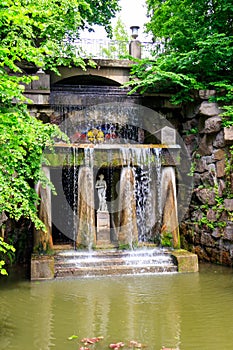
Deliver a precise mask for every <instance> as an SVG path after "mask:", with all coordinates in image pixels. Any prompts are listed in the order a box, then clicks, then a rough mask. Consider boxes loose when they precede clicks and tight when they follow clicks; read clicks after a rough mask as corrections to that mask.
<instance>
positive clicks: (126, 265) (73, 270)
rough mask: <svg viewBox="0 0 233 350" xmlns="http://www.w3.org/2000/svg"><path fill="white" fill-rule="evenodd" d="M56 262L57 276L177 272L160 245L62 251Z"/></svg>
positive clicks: (58, 254)
mask: <svg viewBox="0 0 233 350" xmlns="http://www.w3.org/2000/svg"><path fill="white" fill-rule="evenodd" d="M54 262H55V277H56V278H62V277H72V276H104V275H128V274H148V273H151V274H152V273H153V274H155V273H165V272H177V266H176V265H175V264H174V262H173V259H172V257H171V255H170V254H169V253H168V252H167V251H164V250H161V249H146V250H140V249H139V250H136V251H119V250H109V251H108V250H107V251H95V252H83V251H82V252H81V251H71V250H69V251H60V252H58V253H57V254H56V255H55V259H54Z"/></svg>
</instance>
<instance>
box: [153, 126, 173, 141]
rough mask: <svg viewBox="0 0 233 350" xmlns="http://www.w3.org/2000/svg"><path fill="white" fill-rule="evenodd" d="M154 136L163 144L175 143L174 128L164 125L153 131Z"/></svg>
mask: <svg viewBox="0 0 233 350" xmlns="http://www.w3.org/2000/svg"><path fill="white" fill-rule="evenodd" d="M155 136H156V138H157V139H158V140H159V141H160V143H161V144H164V145H175V144H176V130H175V129H173V128H170V127H169V126H165V127H164V128H162V129H160V130H158V131H157V132H156V133H155Z"/></svg>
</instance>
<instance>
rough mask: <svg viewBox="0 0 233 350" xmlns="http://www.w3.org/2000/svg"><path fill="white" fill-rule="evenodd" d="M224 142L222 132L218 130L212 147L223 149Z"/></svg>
mask: <svg viewBox="0 0 233 350" xmlns="http://www.w3.org/2000/svg"><path fill="white" fill-rule="evenodd" d="M225 145H226V141H225V140H224V132H223V130H220V131H219V132H218V133H217V135H216V136H215V140H214V141H213V146H214V147H216V148H221V147H225Z"/></svg>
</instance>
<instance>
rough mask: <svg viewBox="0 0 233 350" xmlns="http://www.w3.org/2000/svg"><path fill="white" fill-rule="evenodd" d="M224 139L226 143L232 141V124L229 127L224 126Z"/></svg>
mask: <svg viewBox="0 0 233 350" xmlns="http://www.w3.org/2000/svg"><path fill="white" fill-rule="evenodd" d="M223 130H224V140H225V141H226V142H227V143H233V126H230V127H229V128H224V129H223Z"/></svg>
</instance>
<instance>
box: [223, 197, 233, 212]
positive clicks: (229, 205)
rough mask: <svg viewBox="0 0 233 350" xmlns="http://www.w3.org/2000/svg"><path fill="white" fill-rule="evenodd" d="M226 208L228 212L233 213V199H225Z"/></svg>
mask: <svg viewBox="0 0 233 350" xmlns="http://www.w3.org/2000/svg"><path fill="white" fill-rule="evenodd" d="M224 207H225V209H226V210H228V211H233V199H225V200H224Z"/></svg>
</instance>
